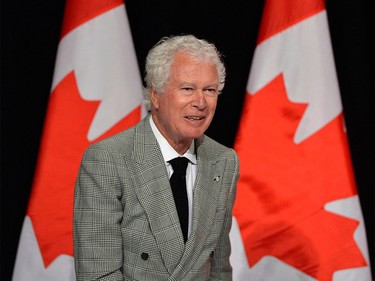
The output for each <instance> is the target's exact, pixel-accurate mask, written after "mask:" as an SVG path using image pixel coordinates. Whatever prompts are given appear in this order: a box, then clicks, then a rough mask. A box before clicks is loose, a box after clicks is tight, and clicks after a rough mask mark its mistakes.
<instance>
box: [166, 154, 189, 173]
mask: <svg viewBox="0 0 375 281" xmlns="http://www.w3.org/2000/svg"><path fill="white" fill-rule="evenodd" d="M168 162H169V163H170V164H171V165H172V167H173V172H174V173H176V174H179V175H186V167H187V165H188V162H189V159H187V158H186V157H176V158H173V159H172V160H170V161H168Z"/></svg>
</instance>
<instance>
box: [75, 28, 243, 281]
mask: <svg viewBox="0 0 375 281" xmlns="http://www.w3.org/2000/svg"><path fill="white" fill-rule="evenodd" d="M145 80H146V84H147V87H146V89H145V96H146V101H148V103H147V106H148V109H149V112H150V114H149V115H148V116H147V117H146V118H145V119H143V120H142V121H141V122H139V123H138V124H137V125H136V126H134V127H132V128H130V129H128V130H126V131H124V132H122V133H120V134H117V135H115V136H113V137H111V138H108V139H106V140H104V141H101V142H99V143H96V144H94V145H92V146H90V147H89V149H88V150H87V151H86V153H85V155H84V157H83V160H82V164H81V168H80V171H79V175H78V179H77V183H76V189H75V202H74V257H75V267H76V276H77V280H139V281H147V280H150V281H158V280H175V281H181V280H193V281H199V280H225V281H227V280H232V269H231V265H230V263H229V256H230V241H229V231H230V228H231V223H232V207H233V203H234V199H235V193H236V183H237V179H238V169H239V167H238V165H239V164H238V158H237V155H236V153H235V152H234V151H233V150H232V149H229V148H226V147H224V146H222V145H220V144H219V143H217V142H215V141H214V140H212V139H210V138H209V137H207V136H205V135H204V132H205V131H206V129H207V128H208V126H209V125H210V123H211V120H212V118H213V116H214V113H215V109H216V104H217V99H218V95H219V93H220V91H221V90H222V88H223V87H224V80H225V68H224V65H223V63H222V61H221V59H220V55H219V53H218V52H217V50H216V48H215V46H214V45H212V44H210V43H208V42H207V41H205V40H199V39H197V38H196V37H194V36H192V35H188V36H175V37H170V38H163V39H162V40H161V41H160V42H159V43H158V44H156V45H155V46H154V47H153V49H151V51H150V52H149V54H148V56H147V61H146V78H145Z"/></svg>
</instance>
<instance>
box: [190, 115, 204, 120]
mask: <svg viewBox="0 0 375 281" xmlns="http://www.w3.org/2000/svg"><path fill="white" fill-rule="evenodd" d="M186 118H187V119H189V120H203V119H204V117H200V116H186Z"/></svg>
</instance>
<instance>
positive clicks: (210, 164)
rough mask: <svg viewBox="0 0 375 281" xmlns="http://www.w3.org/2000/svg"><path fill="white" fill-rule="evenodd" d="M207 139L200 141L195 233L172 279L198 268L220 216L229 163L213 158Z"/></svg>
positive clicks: (195, 203)
mask: <svg viewBox="0 0 375 281" xmlns="http://www.w3.org/2000/svg"><path fill="white" fill-rule="evenodd" d="M204 138H205V137H204V136H202V137H201V138H199V139H197V140H196V147H197V163H198V169H197V179H196V183H195V188H194V203H193V225H192V232H191V233H190V236H189V239H188V241H187V242H186V247H185V252H184V255H183V257H182V259H181V262H180V266H179V267H178V268H177V269H176V271H175V272H174V273H173V275H172V276H171V278H170V280H182V278H183V277H184V276H185V274H186V273H187V272H189V270H190V269H191V268H192V267H193V266H194V264H195V262H196V261H197V259H198V257H199V256H200V255H199V254H197V253H201V251H202V248H203V246H204V244H205V242H206V240H207V237H208V235H209V234H210V231H211V228H212V225H213V222H214V219H215V215H216V207H217V202H218V199H219V196H220V192H221V190H220V188H221V183H220V182H221V181H220V179H221V178H222V177H223V174H224V167H225V160H220V159H217V158H214V159H213V158H212V153H210V147H209V146H208V145H206V144H205V142H204Z"/></svg>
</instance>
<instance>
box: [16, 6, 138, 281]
mask: <svg viewBox="0 0 375 281" xmlns="http://www.w3.org/2000/svg"><path fill="white" fill-rule="evenodd" d="M141 104H142V83H141V77H140V72H139V69H138V64H137V60H136V56H135V50H134V46H133V41H132V36H131V32H130V28H129V23H128V19H127V15H126V10H125V6H124V3H123V1H122V0H107V1H102V0H91V1H89V2H88V1H85V0H68V1H67V3H66V10H65V17H64V23H63V28H62V36H61V40H60V43H59V49H58V53H57V60H56V66H55V73H54V79H53V83H52V91H51V96H50V100H49V104H48V109H47V116H46V121H45V126H44V132H43V136H42V142H41V146H40V152H39V157H38V162H37V168H36V172H35V176H34V182H33V186H32V192H31V197H30V201H29V206H28V210H27V214H26V217H25V221H24V225H23V229H22V233H21V238H20V243H19V247H18V253H17V259H16V264H15V269H14V273H13V281H22V280H27V281H34V280H35V281H41V280H46V281H47V280H48V281H51V280H61V281H68V280H69V281H70V280H75V274H74V262H73V238H72V220H73V192H74V184H75V179H76V175H77V172H78V168H79V164H80V160H81V157H82V154H83V152H84V150H85V149H86V148H87V146H88V145H89V144H90V143H92V142H94V141H98V140H100V139H102V138H105V137H107V136H110V135H112V134H114V133H117V132H119V131H121V130H124V129H126V128H128V127H130V126H132V125H134V124H136V123H137V122H138V121H139V120H140V119H141V117H142V115H143V114H144V110H143V107H142V106H141Z"/></svg>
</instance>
